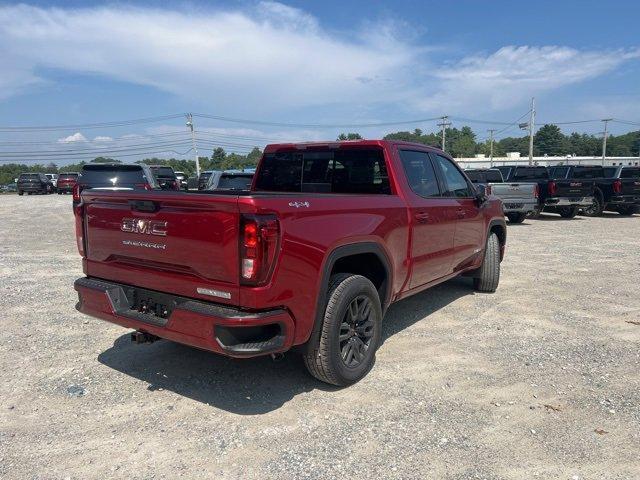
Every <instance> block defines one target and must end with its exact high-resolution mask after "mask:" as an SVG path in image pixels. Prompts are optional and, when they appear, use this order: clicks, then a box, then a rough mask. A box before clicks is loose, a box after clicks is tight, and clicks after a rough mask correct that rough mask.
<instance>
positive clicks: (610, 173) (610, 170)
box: [604, 167, 618, 178]
mask: <svg viewBox="0 0 640 480" xmlns="http://www.w3.org/2000/svg"><path fill="white" fill-rule="evenodd" d="M616 170H618V167H605V169H604V175H605V178H613V177H614V176H615V175H616Z"/></svg>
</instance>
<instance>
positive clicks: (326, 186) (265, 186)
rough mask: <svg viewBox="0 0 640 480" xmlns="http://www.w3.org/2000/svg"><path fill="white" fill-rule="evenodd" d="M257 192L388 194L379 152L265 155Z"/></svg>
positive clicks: (386, 179)
mask: <svg viewBox="0 0 640 480" xmlns="http://www.w3.org/2000/svg"><path fill="white" fill-rule="evenodd" d="M255 188H256V190H262V191H271V192H319V193H360V194H389V193H390V187H389V176H388V174H387V167H386V165H385V161H384V156H383V153H382V150H380V149H356V148H350V149H341V150H329V149H318V150H305V151H303V152H300V151H295V152H290V151H289V152H276V153H268V154H265V156H264V158H263V160H262V164H261V167H260V170H259V172H258V178H257V179H256V186H255Z"/></svg>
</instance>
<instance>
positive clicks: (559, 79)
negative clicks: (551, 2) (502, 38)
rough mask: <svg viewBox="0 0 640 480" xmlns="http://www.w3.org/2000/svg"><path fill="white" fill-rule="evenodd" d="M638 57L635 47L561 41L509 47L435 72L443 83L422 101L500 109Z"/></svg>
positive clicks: (428, 104)
mask: <svg viewBox="0 0 640 480" xmlns="http://www.w3.org/2000/svg"><path fill="white" fill-rule="evenodd" d="M637 58H640V50H638V49H634V50H608V51H582V50H576V49H573V48H569V47H559V46H546V47H527V46H521V47H516V46H507V47H503V48H501V49H499V50H498V51H496V52H494V53H492V54H489V55H474V56H469V57H466V58H463V59H462V60H461V61H459V62H457V63H455V64H453V65H451V66H447V67H444V68H441V69H439V70H438V71H437V72H436V74H435V76H436V78H438V79H439V80H441V82H442V86H441V88H440V89H439V91H437V92H436V93H435V94H434V95H432V96H430V97H428V98H427V99H426V100H424V102H423V106H424V107H425V108H428V109H438V108H439V109H441V111H444V110H446V111H450V112H451V111H454V110H458V111H460V109H461V108H464V107H466V108H469V107H470V106H475V105H478V104H479V103H483V104H487V106H488V107H489V108H490V109H493V110H501V109H505V108H509V107H512V106H513V105H514V104H518V103H522V102H523V101H525V100H526V99H528V98H529V97H531V96H532V95H537V94H540V93H543V92H546V91H549V90H553V89H557V88H560V87H564V86H566V85H571V84H575V83H579V82H582V81H585V80H588V79H591V78H595V77H598V76H600V75H602V74H604V73H606V72H609V71H611V70H614V69H615V68H617V67H618V66H620V65H621V64H622V63H624V62H626V61H629V60H632V59H637ZM442 109H444V110H442Z"/></svg>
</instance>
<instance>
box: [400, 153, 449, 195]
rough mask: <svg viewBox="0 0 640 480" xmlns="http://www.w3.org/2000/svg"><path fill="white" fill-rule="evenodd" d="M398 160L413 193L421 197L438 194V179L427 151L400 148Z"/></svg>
mask: <svg viewBox="0 0 640 480" xmlns="http://www.w3.org/2000/svg"><path fill="white" fill-rule="evenodd" d="M400 160H402V167H403V168H404V173H405V175H406V176H407V182H409V187H411V190H412V191H413V193H415V194H416V195H420V196H421V197H439V196H440V189H439V188H438V180H437V177H436V173H435V171H434V170H433V164H432V163H431V159H430V158H429V154H428V153H426V152H418V151H415V150H400Z"/></svg>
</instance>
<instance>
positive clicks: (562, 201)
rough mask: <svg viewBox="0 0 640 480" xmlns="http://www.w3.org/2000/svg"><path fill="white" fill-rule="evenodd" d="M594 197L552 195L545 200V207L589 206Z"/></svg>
mask: <svg viewBox="0 0 640 480" xmlns="http://www.w3.org/2000/svg"><path fill="white" fill-rule="evenodd" d="M592 204H593V197H592V196H590V197H550V198H547V199H546V200H545V201H544V206H545V207H588V206H590V205H592Z"/></svg>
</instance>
